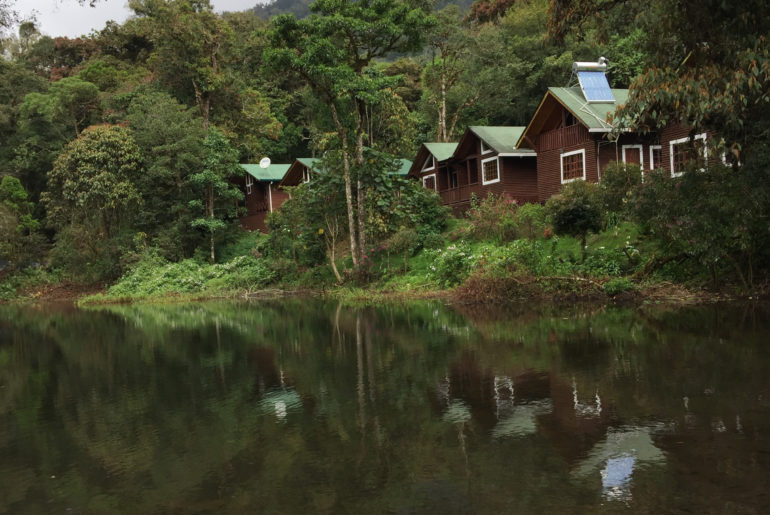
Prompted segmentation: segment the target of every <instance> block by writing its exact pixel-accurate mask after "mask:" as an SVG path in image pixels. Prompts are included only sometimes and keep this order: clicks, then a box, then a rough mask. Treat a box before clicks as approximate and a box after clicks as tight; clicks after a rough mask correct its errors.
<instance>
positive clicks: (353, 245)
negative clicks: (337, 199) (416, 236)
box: [327, 100, 358, 267]
mask: <svg viewBox="0 0 770 515" xmlns="http://www.w3.org/2000/svg"><path fill="white" fill-rule="evenodd" d="M327 103H328V105H329V109H331V112H332V119H333V120H334V125H335V126H336V127H337V136H338V137H339V138H340V142H342V174H343V178H344V179H345V204H346V206H347V210H348V231H350V255H351V257H352V259H353V266H354V267H357V266H358V244H357V240H356V223H355V218H354V215H353V184H352V179H351V178H350V154H349V153H348V134H347V131H346V130H345V127H344V126H343V125H342V122H341V121H340V117H339V114H338V113H337V106H335V105H334V100H328V101H327Z"/></svg>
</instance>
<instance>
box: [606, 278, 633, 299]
mask: <svg viewBox="0 0 770 515" xmlns="http://www.w3.org/2000/svg"><path fill="white" fill-rule="evenodd" d="M602 288H603V289H604V293H606V294H607V295H609V296H614V295H617V294H618V293H623V292H627V291H634V290H635V289H636V285H635V284H634V283H632V282H631V281H630V280H628V279H627V278H625V277H616V278H615V279H610V280H609V281H607V282H606V283H604V284H603V285H602Z"/></svg>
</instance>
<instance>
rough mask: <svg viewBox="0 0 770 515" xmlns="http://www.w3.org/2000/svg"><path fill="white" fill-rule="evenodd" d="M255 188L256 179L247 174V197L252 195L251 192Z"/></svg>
mask: <svg viewBox="0 0 770 515" xmlns="http://www.w3.org/2000/svg"><path fill="white" fill-rule="evenodd" d="M253 187H254V179H253V178H252V177H251V175H249V174H246V195H251V190H252V188H253Z"/></svg>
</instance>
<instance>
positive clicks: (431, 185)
mask: <svg viewBox="0 0 770 515" xmlns="http://www.w3.org/2000/svg"><path fill="white" fill-rule="evenodd" d="M422 186H423V187H424V188H428V189H429V190H433V191H436V174H435V173H432V174H430V175H426V176H425V177H423V178H422Z"/></svg>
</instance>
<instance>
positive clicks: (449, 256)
mask: <svg viewBox="0 0 770 515" xmlns="http://www.w3.org/2000/svg"><path fill="white" fill-rule="evenodd" d="M425 252H426V254H427V255H428V256H431V257H432V258H433V264H432V265H431V266H430V270H431V272H432V275H433V277H434V278H435V279H436V280H437V281H438V283H439V284H441V285H442V286H447V287H451V286H456V285H458V284H460V283H461V282H462V281H463V280H465V278H466V277H468V275H469V274H470V273H471V270H473V268H474V267H475V266H476V265H477V264H478V257H477V256H475V255H474V254H473V252H472V250H471V248H470V246H469V245H468V244H466V243H465V242H462V241H461V242H459V243H456V244H453V245H450V246H448V247H447V248H446V249H436V250H433V251H429V250H426V251H425Z"/></svg>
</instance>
